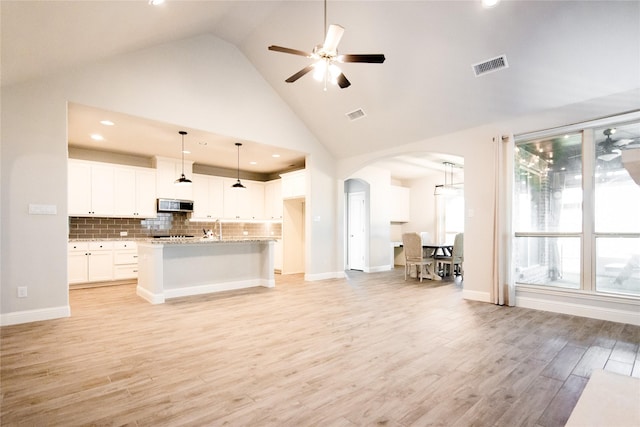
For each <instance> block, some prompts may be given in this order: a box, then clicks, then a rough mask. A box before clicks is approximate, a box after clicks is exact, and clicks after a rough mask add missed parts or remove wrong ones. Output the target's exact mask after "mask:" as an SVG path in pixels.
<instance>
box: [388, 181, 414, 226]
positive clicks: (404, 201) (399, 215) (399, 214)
mask: <svg viewBox="0 0 640 427" xmlns="http://www.w3.org/2000/svg"><path fill="white" fill-rule="evenodd" d="M390 193H391V213H390V215H391V222H409V221H410V220H411V190H410V189H409V188H407V187H400V186H397V185H392V186H391V190H390Z"/></svg>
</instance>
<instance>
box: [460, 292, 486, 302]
mask: <svg viewBox="0 0 640 427" xmlns="http://www.w3.org/2000/svg"><path fill="white" fill-rule="evenodd" d="M462 298H464V299H468V300H471V301H480V302H489V303H490V302H491V294H490V293H489V292H480V291H471V290H468V289H463V290H462Z"/></svg>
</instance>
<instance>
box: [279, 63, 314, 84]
mask: <svg viewBox="0 0 640 427" xmlns="http://www.w3.org/2000/svg"><path fill="white" fill-rule="evenodd" d="M311 70H313V65H309V66H308V67H305V68H303V69H302V70H300V71H298V72H297V73H295V74H294V75H293V76H291V77H289V78H288V79H287V80H285V82H287V83H293V82H295V81H296V80H298V79H299V78H300V77H302V76H304V75H305V74H307V73H308V72H309V71H311Z"/></svg>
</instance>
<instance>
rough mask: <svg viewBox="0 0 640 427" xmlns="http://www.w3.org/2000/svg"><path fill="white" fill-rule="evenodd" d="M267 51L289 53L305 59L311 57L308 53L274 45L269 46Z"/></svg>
mask: <svg viewBox="0 0 640 427" xmlns="http://www.w3.org/2000/svg"><path fill="white" fill-rule="evenodd" d="M269 50H273V51H275V52H282V53H290V54H292V55H300V56H305V57H307V58H311V56H312V55H311V54H310V53H309V52H303V51H301V50H297V49H290V48H288V47H282V46H275V45H271V46H269Z"/></svg>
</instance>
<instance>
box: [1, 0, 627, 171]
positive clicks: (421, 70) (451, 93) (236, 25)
mask: <svg viewBox="0 0 640 427" xmlns="http://www.w3.org/2000/svg"><path fill="white" fill-rule="evenodd" d="M0 7H1V10H0V11H1V20H2V22H1V24H2V28H1V31H2V33H1V36H2V58H1V59H2V84H3V86H4V85H9V84H13V83H16V82H20V81H25V80H29V79H32V78H37V77H40V76H43V75H46V74H50V73H57V72H64V70H65V69H69V68H72V67H74V66H79V65H82V64H85V63H91V62H95V61H99V60H102V59H105V58H108V57H110V56H113V55H118V54H121V53H127V52H132V51H135V50H139V49H144V48H146V47H149V46H153V45H157V44H160V43H164V42H168V41H172V40H177V39H184V38H188V37H192V36H196V35H200V34H203V33H211V34H214V35H216V36H218V37H220V38H222V39H224V40H226V41H228V42H230V43H232V44H234V45H235V46H237V48H238V49H240V50H241V51H242V52H243V53H244V54H245V55H246V56H247V58H248V59H249V60H250V61H251V62H252V63H253V65H254V66H255V67H256V69H257V71H258V72H259V73H260V74H261V75H262V76H263V77H264V79H265V80H266V81H267V82H268V83H269V84H270V85H271V86H273V88H274V89H275V90H276V91H277V93H278V94H279V95H280V96H281V97H282V99H283V100H284V101H285V102H286V103H288V104H289V106H290V107H291V108H292V110H293V111H295V112H296V114H297V115H298V116H299V117H300V119H301V120H302V121H303V122H304V123H305V124H306V125H307V127H308V128H309V129H310V130H311V131H312V132H313V133H314V134H315V135H316V137H317V138H318V139H319V140H320V142H322V143H323V144H324V145H325V146H326V147H327V148H328V150H329V151H330V152H331V153H333V154H334V156H336V157H338V158H342V157H347V156H352V155H358V154H362V153H366V152H371V151H374V150H382V149H385V148H389V147H393V146H396V145H399V144H406V143H411V142H415V141H420V140H423V139H426V138H430V137H435V136H438V135H442V134H448V133H451V132H454V131H457V130H461V129H466V128H471V127H475V126H479V125H482V124H487V123H492V122H496V121H501V120H508V119H510V118H515V117H518V116H521V115H527V114H534V113H536V112H540V111H543V110H547V109H552V108H556V107H560V106H563V105H568V104H573V103H577V102H581V101H585V100H588V99H593V98H598V97H602V96H607V95H611V94H615V93H619V92H624V91H628V90H631V89H634V88H638V87H640V2H638V1H614V2H612V1H506V0H503V1H502V2H501V3H500V4H499V5H498V6H497V7H495V8H493V9H484V8H482V7H481V5H480V1H479V0H474V1H403V0H387V1H333V0H331V1H328V2H327V21H328V22H327V23H335V24H340V25H342V26H343V27H344V28H345V33H344V36H343V38H342V41H341V42H340V45H339V52H340V53H383V54H385V56H386V61H385V62H384V64H359V63H350V64H344V65H343V66H342V70H343V72H344V73H345V75H346V76H347V78H348V79H349V80H350V81H351V83H352V85H351V86H350V87H348V88H346V89H339V88H338V87H335V86H333V87H329V88H328V90H327V91H324V90H323V86H322V84H321V83H318V82H316V81H315V80H314V79H313V78H312V76H311V75H310V74H309V75H307V76H304V77H302V78H301V79H300V80H298V81H297V82H295V83H291V84H290V83H285V79H286V78H287V77H289V76H290V75H292V74H293V73H295V72H296V71H298V70H300V69H301V68H303V67H305V66H306V65H308V64H309V63H310V60H308V59H306V58H304V57H301V56H295V55H287V54H283V53H278V52H272V51H269V50H267V47H268V46H269V45H272V44H275V45H280V46H286V47H290V48H294V49H299V50H303V51H310V50H312V49H313V47H314V46H315V45H317V44H321V43H322V41H323V39H324V12H323V2H322V1H320V0H318V1H306V0H299V1H242V0H234V1H177V0H166V2H165V3H164V4H163V5H161V6H156V7H154V6H151V5H149V4H148V3H147V1H142V0H141V1H98V2H95V1H71V2H65V1H55V2H52V1H10V0H9V1H7V0H3V1H2V2H0ZM503 54H504V55H506V58H507V62H508V68H506V69H504V70H501V71H498V72H494V73H489V74H486V75H483V76H480V77H475V75H474V73H473V71H472V64H476V63H479V62H482V61H484V60H487V59H490V58H493V57H496V56H498V55H503ZM358 108H361V109H362V110H363V111H364V112H365V114H366V116H365V117H363V118H361V119H358V120H355V121H350V120H349V119H348V118H347V117H346V113H348V112H351V111H353V110H356V109H358Z"/></svg>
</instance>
